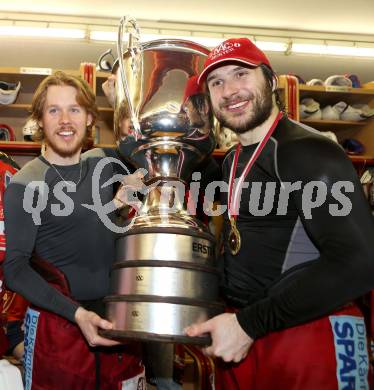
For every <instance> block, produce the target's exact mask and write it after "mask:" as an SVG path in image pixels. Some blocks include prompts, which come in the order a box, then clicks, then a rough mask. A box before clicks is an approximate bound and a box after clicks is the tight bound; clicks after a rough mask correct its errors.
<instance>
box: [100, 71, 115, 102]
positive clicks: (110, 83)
mask: <svg viewBox="0 0 374 390" xmlns="http://www.w3.org/2000/svg"><path fill="white" fill-rule="evenodd" d="M101 88H102V90H103V92H104V94H105V96H106V98H107V99H108V102H109V104H110V106H111V107H114V103H115V101H116V76H115V75H114V74H112V75H110V76H109V77H108V79H107V80H106V81H104V82H103V84H102V85H101Z"/></svg>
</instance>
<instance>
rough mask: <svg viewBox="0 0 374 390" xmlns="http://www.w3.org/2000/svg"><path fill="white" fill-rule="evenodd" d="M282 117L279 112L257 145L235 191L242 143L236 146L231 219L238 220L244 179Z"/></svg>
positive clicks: (229, 193) (231, 187) (230, 192)
mask: <svg viewBox="0 0 374 390" xmlns="http://www.w3.org/2000/svg"><path fill="white" fill-rule="evenodd" d="M282 116H283V113H282V112H279V113H278V115H277V116H276V118H275V120H274V122H273V124H272V125H271V127H270V129H269V130H268V131H267V133H266V134H265V136H264V137H263V138H262V140H261V142H260V143H259V144H258V145H257V147H256V149H255V151H254V153H253V154H252V156H251V158H250V159H249V161H248V162H247V164H246V166H245V168H244V170H243V172H242V174H241V175H240V177H239V179H238V182H237V184H236V186H235V189H234V182H235V173H236V169H237V167H238V160H239V154H240V151H241V145H240V143H239V144H238V145H236V150H235V155H234V161H233V164H232V166H231V170H230V178H229V192H228V199H227V200H228V203H227V204H228V209H227V212H228V215H229V219H231V218H234V219H235V220H236V218H237V216H238V212H239V194H240V192H241V191H240V190H241V188H242V186H243V182H244V179H245V178H246V176H247V175H248V173H249V171H250V170H251V168H252V166H253V164H254V163H255V161H256V160H257V158H258V156H259V155H260V153H261V151H262V149H263V148H264V146H265V145H266V143H267V141H268V139H269V138H270V137H271V135H272V134H273V132H274V130H275V128H276V127H277V124H278V122H279V120H280V119H281V118H282Z"/></svg>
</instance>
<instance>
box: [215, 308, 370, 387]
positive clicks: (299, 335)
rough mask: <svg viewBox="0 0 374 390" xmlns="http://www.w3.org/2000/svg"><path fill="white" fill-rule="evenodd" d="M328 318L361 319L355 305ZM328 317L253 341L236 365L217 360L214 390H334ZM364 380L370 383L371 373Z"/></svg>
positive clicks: (331, 336) (332, 338)
mask: <svg viewBox="0 0 374 390" xmlns="http://www.w3.org/2000/svg"><path fill="white" fill-rule="evenodd" d="M332 315H333V316H340V315H345V316H355V317H360V318H363V316H362V313H361V311H360V310H359V309H358V308H357V307H356V306H355V305H350V306H347V307H345V308H343V309H341V310H338V311H336V312H335V313H333V314H332ZM329 317H330V316H326V317H323V318H321V319H318V320H315V321H311V322H308V323H306V324H303V325H299V326H295V327H292V328H288V329H285V330H282V331H278V332H273V333H270V334H269V335H267V336H265V337H263V338H260V339H258V340H256V341H255V342H254V344H253V346H252V348H251V349H250V351H249V353H248V355H247V357H246V358H245V359H244V360H243V361H241V362H240V363H237V364H234V363H225V362H223V361H222V360H221V359H217V362H216V378H215V379H216V380H215V385H216V390H274V389H276V390H338V381H337V361H336V354H335V344H334V335H333V332H332V327H331V323H330V319H329ZM366 348H367V344H366ZM369 366H370V364H369ZM369 370H370V367H369ZM368 378H369V380H371V373H370V374H369V373H368ZM346 388H347V389H348V388H350V387H346ZM352 388H353V387H352Z"/></svg>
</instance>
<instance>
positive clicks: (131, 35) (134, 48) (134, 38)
mask: <svg viewBox="0 0 374 390" xmlns="http://www.w3.org/2000/svg"><path fill="white" fill-rule="evenodd" d="M128 25H131V26H132V28H133V30H134V32H128V28H127V27H128ZM124 27H126V32H128V41H127V47H126V51H128V52H129V54H130V56H131V60H132V64H131V68H132V71H133V72H134V73H136V71H137V69H136V55H137V54H138V53H139V52H140V45H139V42H140V31H139V27H138V24H137V21H136V19H135V18H133V17H132V16H127V15H126V16H123V17H122V18H121V20H120V24H119V28H118V41H117V53H118V61H119V69H120V74H121V78H122V80H123V86H124V90H125V91H124V92H125V95H126V98H127V102H128V105H129V112H130V119H131V123H132V125H133V129H134V133H135V134H134V135H135V139H136V140H138V139H139V138H140V137H141V132H140V124H139V121H138V118H137V117H136V115H135V111H134V107H133V105H132V102H131V98H130V91H129V84H128V80H127V77H126V74H125V68H124V63H123V54H124V50H123V29H124Z"/></svg>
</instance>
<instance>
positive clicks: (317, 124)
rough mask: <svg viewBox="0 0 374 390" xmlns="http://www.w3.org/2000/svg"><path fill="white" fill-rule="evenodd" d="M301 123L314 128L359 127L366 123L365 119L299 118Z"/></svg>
mask: <svg viewBox="0 0 374 390" xmlns="http://www.w3.org/2000/svg"><path fill="white" fill-rule="evenodd" d="M300 122H301V123H304V124H305V125H308V126H311V127H314V128H316V129H320V128H322V129H325V130H326V128H331V129H335V130H336V129H339V128H347V127H356V126H357V127H360V126H365V125H366V124H367V121H359V122H353V121H324V120H308V119H302V120H300Z"/></svg>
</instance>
